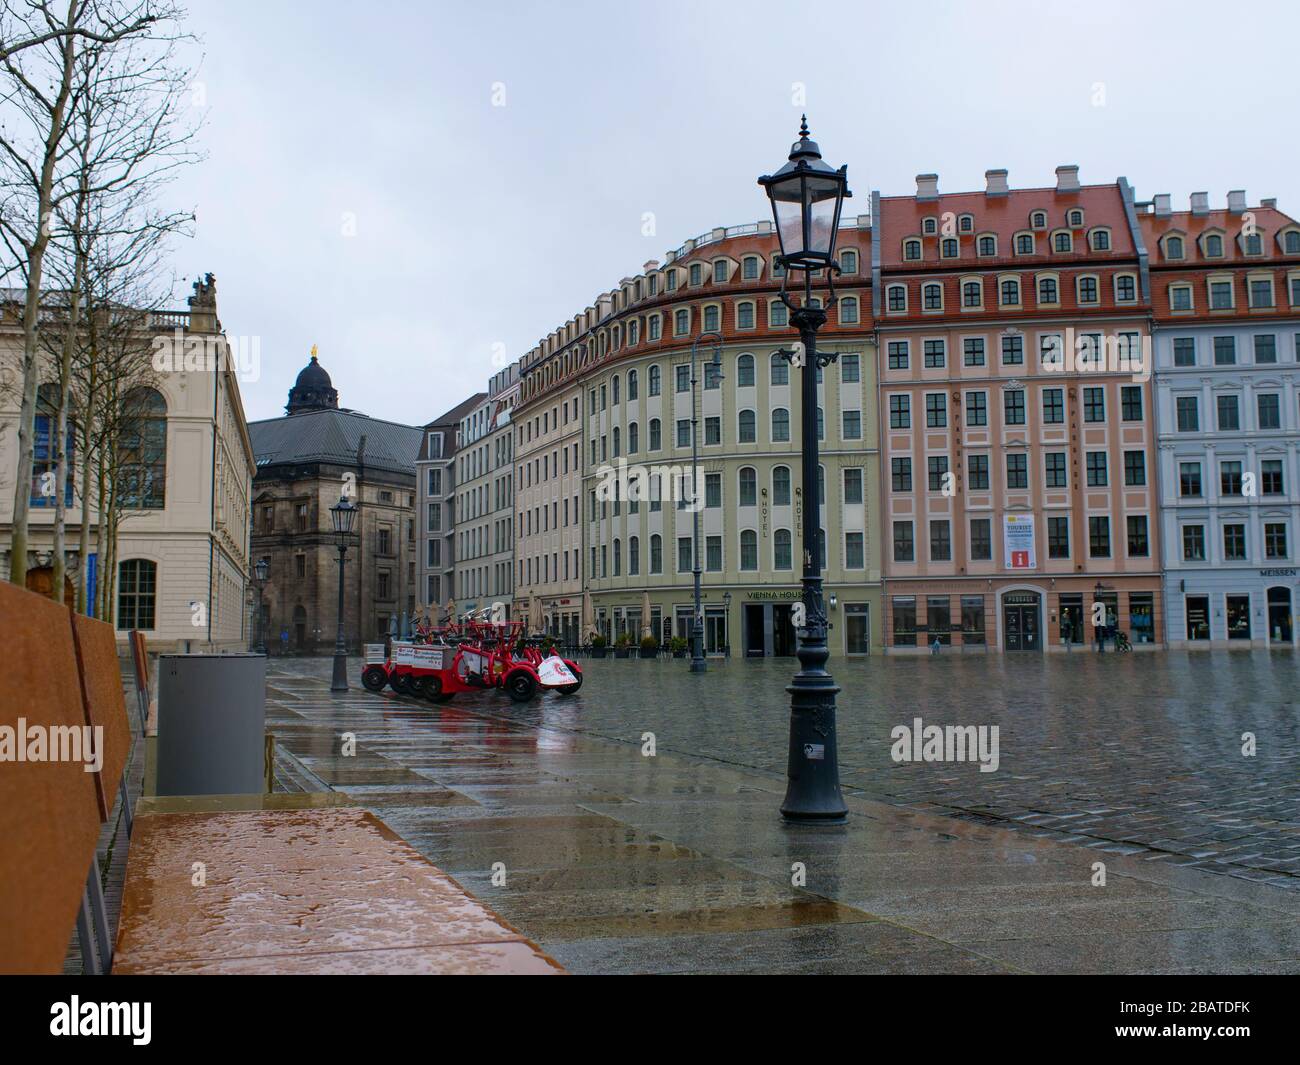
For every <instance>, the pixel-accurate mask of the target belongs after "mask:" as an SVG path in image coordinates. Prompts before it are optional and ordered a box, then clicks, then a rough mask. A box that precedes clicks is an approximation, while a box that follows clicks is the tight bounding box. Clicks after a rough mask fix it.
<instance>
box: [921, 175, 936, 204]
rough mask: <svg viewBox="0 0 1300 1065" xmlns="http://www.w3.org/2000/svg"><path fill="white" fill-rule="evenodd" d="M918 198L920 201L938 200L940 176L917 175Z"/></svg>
mask: <svg viewBox="0 0 1300 1065" xmlns="http://www.w3.org/2000/svg"><path fill="white" fill-rule="evenodd" d="M916 198H917V199H918V200H937V199H938V198H939V175H938V174H917V175H916Z"/></svg>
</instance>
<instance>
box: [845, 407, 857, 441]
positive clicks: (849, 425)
mask: <svg viewBox="0 0 1300 1065" xmlns="http://www.w3.org/2000/svg"><path fill="white" fill-rule="evenodd" d="M841 417H842V418H843V420H844V432H843V437H844V439H845V440H861V439H862V411H860V410H846V411H844V412H843V414H842V415H841Z"/></svg>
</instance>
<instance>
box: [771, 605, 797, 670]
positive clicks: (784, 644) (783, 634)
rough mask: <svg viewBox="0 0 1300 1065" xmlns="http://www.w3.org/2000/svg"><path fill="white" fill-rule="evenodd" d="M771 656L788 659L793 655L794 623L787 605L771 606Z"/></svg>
mask: <svg viewBox="0 0 1300 1065" xmlns="http://www.w3.org/2000/svg"><path fill="white" fill-rule="evenodd" d="M772 654H773V655H775V656H776V657H777V658H789V657H790V656H791V655H793V654H794V621H793V619H792V618H791V616H790V604H789V603H775V604H773V606H772Z"/></svg>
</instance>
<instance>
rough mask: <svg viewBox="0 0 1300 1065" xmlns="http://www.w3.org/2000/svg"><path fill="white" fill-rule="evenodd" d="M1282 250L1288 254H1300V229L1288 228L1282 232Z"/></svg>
mask: <svg viewBox="0 0 1300 1065" xmlns="http://www.w3.org/2000/svg"><path fill="white" fill-rule="evenodd" d="M1282 250H1283V251H1285V252H1286V254H1287V255H1300V230H1295V229H1288V230H1287V231H1286V232H1285V233H1283V234H1282Z"/></svg>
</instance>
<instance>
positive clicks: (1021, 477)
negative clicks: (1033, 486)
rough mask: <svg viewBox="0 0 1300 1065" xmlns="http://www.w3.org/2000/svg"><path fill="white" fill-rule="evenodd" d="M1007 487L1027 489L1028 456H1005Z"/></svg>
mask: <svg viewBox="0 0 1300 1065" xmlns="http://www.w3.org/2000/svg"><path fill="white" fill-rule="evenodd" d="M1007 487H1008V488H1028V487H1029V456H1028V455H1008V456H1007Z"/></svg>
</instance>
